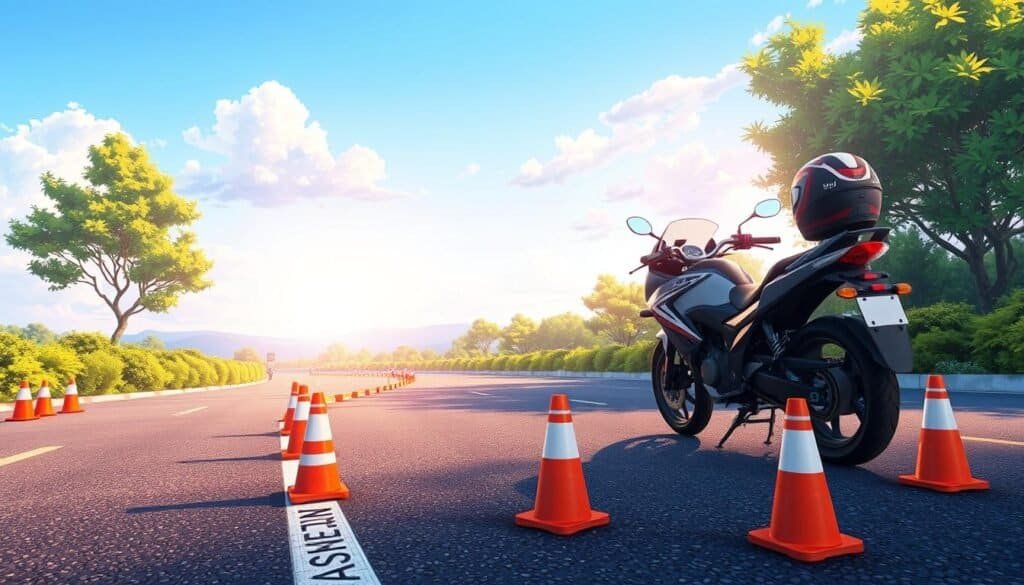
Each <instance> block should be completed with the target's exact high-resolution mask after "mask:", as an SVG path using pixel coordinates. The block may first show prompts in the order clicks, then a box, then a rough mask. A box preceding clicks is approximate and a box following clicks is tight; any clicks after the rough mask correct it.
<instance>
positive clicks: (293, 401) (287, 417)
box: [281, 384, 308, 437]
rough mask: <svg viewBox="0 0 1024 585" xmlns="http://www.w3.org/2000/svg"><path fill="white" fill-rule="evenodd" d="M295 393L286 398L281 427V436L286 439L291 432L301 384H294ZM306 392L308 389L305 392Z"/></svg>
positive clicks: (300, 392)
mask: <svg viewBox="0 0 1024 585" xmlns="http://www.w3.org/2000/svg"><path fill="white" fill-rule="evenodd" d="M296 386H297V387H296V389H295V393H294V394H292V395H291V396H290V397H289V398H288V410H286V411H285V412H284V425H283V426H282V427H281V435H282V436H284V437H287V436H288V435H290V434H291V432H292V421H293V420H294V419H295V407H296V406H298V404H299V396H300V395H301V394H303V388H306V386H305V385H303V384H296ZM306 391H307V392H308V389H307V390H306Z"/></svg>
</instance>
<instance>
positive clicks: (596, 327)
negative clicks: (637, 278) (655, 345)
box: [583, 274, 657, 346]
mask: <svg viewBox="0 0 1024 585" xmlns="http://www.w3.org/2000/svg"><path fill="white" fill-rule="evenodd" d="M583 304H584V305H586V307H587V308H588V309H590V310H591V311H593V312H594V313H595V314H596V316H595V317H594V318H593V319H592V320H591V321H590V327H591V329H593V331H594V332H595V333H598V334H600V335H602V336H604V337H606V338H607V339H609V340H610V341H611V342H612V343H616V344H619V345H626V346H628V345H632V344H633V343H635V342H636V341H637V340H639V339H643V338H646V337H651V336H653V335H654V333H655V331H656V330H657V329H656V327H655V323H654V321H652V320H651V319H644V318H642V317H640V311H642V310H643V309H646V308H647V302H646V298H645V296H644V288H643V286H642V285H641V284H639V283H635V282H621V281H619V280H618V279H616V278H615V277H614V276H612V275H610V274H602V275H600V276H598V277H597V284H595V285H594V291H593V292H592V293H590V295H588V296H585V297H583Z"/></svg>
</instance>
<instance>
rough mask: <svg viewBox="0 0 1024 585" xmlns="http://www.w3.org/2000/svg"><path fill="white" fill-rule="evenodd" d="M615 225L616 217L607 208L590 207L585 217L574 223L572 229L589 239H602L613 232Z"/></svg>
mask: <svg viewBox="0 0 1024 585" xmlns="http://www.w3.org/2000/svg"><path fill="white" fill-rule="evenodd" d="M614 225H615V219H614V218H613V217H612V215H611V213H609V212H608V210H607V209H590V210H588V211H587V214H586V216H584V218H583V219H581V220H580V221H578V222H576V223H574V224H573V225H572V229H573V230H575V231H577V232H580V233H581V234H583V236H584V237H585V238H586V239H588V240H600V239H603V238H604V237H605V236H607V235H608V233H609V232H611V230H612V227H614Z"/></svg>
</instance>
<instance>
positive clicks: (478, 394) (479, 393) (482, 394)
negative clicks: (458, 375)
mask: <svg viewBox="0 0 1024 585" xmlns="http://www.w3.org/2000/svg"><path fill="white" fill-rule="evenodd" d="M469 393H470V394H476V395H477V396H490V394H484V393H483V392H474V391H472V390H470V391H469Z"/></svg>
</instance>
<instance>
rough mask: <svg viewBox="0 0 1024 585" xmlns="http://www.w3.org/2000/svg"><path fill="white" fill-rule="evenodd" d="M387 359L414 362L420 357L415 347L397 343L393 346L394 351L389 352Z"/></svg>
mask: <svg viewBox="0 0 1024 585" xmlns="http://www.w3.org/2000/svg"><path fill="white" fill-rule="evenodd" d="M389 359H390V360H392V361H395V362H416V361H419V360H420V359H422V358H421V357H420V352H419V350H418V349H416V348H415V347H410V346H408V345H399V346H398V347H396V348H395V351H393V352H391V356H390V358H389Z"/></svg>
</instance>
